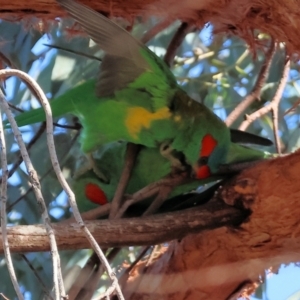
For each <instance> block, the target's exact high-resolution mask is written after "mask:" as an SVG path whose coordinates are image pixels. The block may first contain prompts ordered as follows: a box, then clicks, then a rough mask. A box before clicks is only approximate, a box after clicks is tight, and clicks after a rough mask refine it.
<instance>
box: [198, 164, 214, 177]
mask: <svg viewBox="0 0 300 300" xmlns="http://www.w3.org/2000/svg"><path fill="white" fill-rule="evenodd" d="M210 175H211V174H210V169H209V167H208V166H207V165H205V166H201V167H199V168H198V169H197V174H196V177H197V178H198V179H204V178H207V177H209V176H210Z"/></svg>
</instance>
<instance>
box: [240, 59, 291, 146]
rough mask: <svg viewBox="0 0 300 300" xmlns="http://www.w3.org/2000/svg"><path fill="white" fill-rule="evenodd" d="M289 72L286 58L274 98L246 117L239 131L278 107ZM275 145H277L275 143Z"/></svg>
mask: <svg viewBox="0 0 300 300" xmlns="http://www.w3.org/2000/svg"><path fill="white" fill-rule="evenodd" d="M289 71H290V60H289V58H287V59H286V62H285V65H284V68H283V72H282V77H281V80H280V82H279V85H278V88H277V91H276V93H275V95H274V98H273V99H272V101H271V102H270V103H269V104H268V105H266V106H264V107H262V108H261V109H259V110H257V111H256V112H254V113H253V114H251V115H249V116H246V120H245V121H244V122H243V123H242V124H241V126H240V127H239V129H240V130H246V129H247V127H248V126H249V125H250V124H251V123H252V122H254V121H255V120H256V119H258V118H260V117H262V116H263V115H265V114H267V113H268V112H269V111H271V110H273V109H274V108H275V109H276V107H278V105H279V102H280V99H281V97H282V94H283V91H284V88H285V85H286V82H287V79H288V74H289ZM274 134H275V139H276V135H277V133H274ZM276 144H277V142H276ZM277 147H278V144H277Z"/></svg>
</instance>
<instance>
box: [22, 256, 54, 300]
mask: <svg viewBox="0 0 300 300" xmlns="http://www.w3.org/2000/svg"><path fill="white" fill-rule="evenodd" d="M20 256H21V257H22V258H23V259H24V261H25V262H26V263H27V265H28V267H29V268H30V269H31V271H32V272H33V274H34V276H35V277H36V279H37V280H38V282H39V284H40V285H41V287H42V289H43V291H44V293H45V295H47V299H52V300H53V298H52V296H51V295H50V294H49V292H48V289H47V287H46V286H45V284H44V282H43V280H42V279H41V277H40V276H39V274H38V272H37V271H36V270H35V268H34V266H33V265H32V263H31V262H30V261H29V260H28V259H27V257H26V256H25V254H20Z"/></svg>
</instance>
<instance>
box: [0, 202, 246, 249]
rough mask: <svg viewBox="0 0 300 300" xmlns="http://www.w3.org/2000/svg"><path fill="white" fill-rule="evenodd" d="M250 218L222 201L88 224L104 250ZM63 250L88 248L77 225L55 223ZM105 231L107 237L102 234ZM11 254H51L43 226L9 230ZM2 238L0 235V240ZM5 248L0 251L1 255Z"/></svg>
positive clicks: (17, 227)
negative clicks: (170, 211)
mask: <svg viewBox="0 0 300 300" xmlns="http://www.w3.org/2000/svg"><path fill="white" fill-rule="evenodd" d="M247 216H248V212H247V211H241V210H239V209H236V208H234V207H231V206H228V205H226V204H224V203H223V202H221V201H218V200H212V201H209V202H208V203H206V204H204V205H202V206H199V207H194V208H191V209H187V210H184V211H178V212H172V213H166V214H158V215H154V216H148V217H143V218H130V219H115V220H96V221H87V222H86V226H87V227H88V228H89V230H90V232H91V233H92V234H93V236H94V237H95V240H96V241H97V242H98V243H99V244H100V245H101V246H102V247H103V248H104V247H105V248H107V247H123V246H130V245H153V244H159V243H163V242H166V241H170V240H172V239H181V238H182V237H184V236H186V235H187V234H190V233H193V232H200V231H203V230H207V229H212V228H216V227H221V226H224V225H234V224H239V223H241V222H242V221H243V220H244V219H245V217H247ZM52 226H53V227H54V230H55V235H56V240H57V244H58V247H59V249H60V250H67V249H85V248H89V247H90V244H89V243H88V241H87V240H86V239H85V235H84V234H83V232H82V230H81V228H80V226H79V225H78V224H77V223H72V224H70V225H67V226H66V224H65V223H64V222H61V223H57V224H52ZM103 232H105V235H103ZM7 233H8V241H9V243H10V249H11V251H12V252H22V253H24V252H32V251H35V252H38V251H48V250H49V241H48V239H47V235H46V231H45V229H44V227H43V226H42V225H28V226H15V227H11V228H8V230H7ZM1 240H2V235H0V241H1ZM2 252H3V248H2V247H1V248H0V253H2Z"/></svg>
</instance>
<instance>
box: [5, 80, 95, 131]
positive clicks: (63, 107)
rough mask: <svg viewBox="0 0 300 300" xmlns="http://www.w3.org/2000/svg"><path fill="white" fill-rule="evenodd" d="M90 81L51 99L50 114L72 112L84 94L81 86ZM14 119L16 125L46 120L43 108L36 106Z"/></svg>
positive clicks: (57, 114) (54, 115) (59, 114)
mask: <svg viewBox="0 0 300 300" xmlns="http://www.w3.org/2000/svg"><path fill="white" fill-rule="evenodd" d="M89 85H90V83H89V82H87V83H84V84H83V85H80V86H78V87H75V88H73V89H71V90H69V91H67V92H66V93H64V94H63V95H61V96H60V97H58V98H56V99H54V100H53V101H51V102H50V106H51V110H52V116H53V117H59V116H62V115H64V114H68V113H74V112H75V110H76V108H75V105H74V104H75V103H76V102H78V101H80V99H81V98H82V96H83V95H84V93H83V91H82V87H83V88H84V90H85V87H86V86H87V87H89ZM15 120H16V122H17V124H18V126H20V127H21V126H25V125H30V124H34V123H39V122H43V121H45V120H46V115H45V112H44V109H43V108H38V109H34V110H30V111H27V112H24V113H22V114H20V115H18V116H16V117H15ZM4 124H5V125H6V128H7V127H9V125H8V121H6V122H4Z"/></svg>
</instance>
